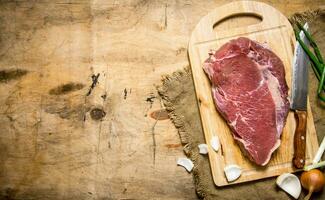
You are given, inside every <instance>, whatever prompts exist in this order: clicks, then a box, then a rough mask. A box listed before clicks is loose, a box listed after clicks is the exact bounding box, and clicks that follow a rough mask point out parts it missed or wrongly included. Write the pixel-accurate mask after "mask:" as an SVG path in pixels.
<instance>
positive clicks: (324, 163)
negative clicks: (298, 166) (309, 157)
mask: <svg viewBox="0 0 325 200" xmlns="http://www.w3.org/2000/svg"><path fill="white" fill-rule="evenodd" d="M324 166H325V161H322V162H319V163H316V164H313V165H307V166H305V167H304V171H309V170H311V169H316V168H320V167H324Z"/></svg>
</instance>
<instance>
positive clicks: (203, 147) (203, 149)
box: [198, 144, 208, 154]
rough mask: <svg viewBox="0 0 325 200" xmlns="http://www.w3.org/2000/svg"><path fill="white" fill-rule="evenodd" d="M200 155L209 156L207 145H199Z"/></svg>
mask: <svg viewBox="0 0 325 200" xmlns="http://www.w3.org/2000/svg"><path fill="white" fill-rule="evenodd" d="M198 147H199V153H200V154H208V145H206V144H199V145H198Z"/></svg>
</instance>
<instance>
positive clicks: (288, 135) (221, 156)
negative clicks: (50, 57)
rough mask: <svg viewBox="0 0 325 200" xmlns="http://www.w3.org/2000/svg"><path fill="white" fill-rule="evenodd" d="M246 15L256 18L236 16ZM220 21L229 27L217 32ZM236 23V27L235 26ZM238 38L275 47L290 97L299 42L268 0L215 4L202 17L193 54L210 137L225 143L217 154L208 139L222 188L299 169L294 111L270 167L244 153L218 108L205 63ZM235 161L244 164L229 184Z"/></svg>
mask: <svg viewBox="0 0 325 200" xmlns="http://www.w3.org/2000/svg"><path fill="white" fill-rule="evenodd" d="M245 15H246V20H245V21H246V22H248V21H249V19H251V18H254V19H251V22H252V23H251V24H250V25H246V24H243V23H242V22H241V21H240V20H239V21H238V20H236V18H237V17H239V18H241V20H243V18H244V16H245ZM252 16H254V17H252ZM256 16H259V18H260V19H259V20H258V19H256V18H257V17H256ZM229 17H232V18H231V21H230V22H227V21H225V20H224V19H226V18H229ZM220 21H223V26H226V24H227V23H228V28H224V29H219V30H217V31H215V30H214V28H213V27H215V26H218V24H219V22H220ZM253 22H254V23H253ZM215 24H217V25H215ZM230 24H231V25H230ZM231 26H232V28H230V27H231ZM215 28H216V27H215ZM239 36H242V37H248V38H250V39H252V40H255V41H258V42H260V43H267V45H268V46H269V47H270V48H271V49H272V51H273V52H274V53H275V54H277V55H278V56H279V57H280V59H281V60H282V62H283V64H284V67H285V71H286V81H287V83H288V86H289V95H290V92H291V90H290V88H291V84H290V83H291V74H292V73H291V71H292V67H291V66H292V65H291V63H292V58H293V52H294V45H292V44H294V43H295V38H294V33H293V30H292V27H291V25H290V23H289V21H288V20H287V19H286V17H285V16H284V15H282V14H281V13H280V12H279V11H278V10H276V9H274V8H273V7H271V6H269V5H267V4H265V3H259V2H253V1H240V2H233V3H229V4H226V5H223V6H221V7H219V8H216V9H215V10H213V11H211V12H210V13H209V14H207V15H206V16H204V17H203V18H202V20H200V22H199V23H198V25H197V26H196V27H195V29H194V30H193V33H192V35H191V38H190V42H189V57H190V61H191V69H192V74H193V78H194V85H195V90H196V95H197V99H198V102H199V103H198V105H199V109H200V113H201V119H202V124H203V130H204V134H205V139H206V141H211V139H212V137H213V136H218V137H219V139H220V144H221V146H222V148H221V149H222V151H218V152H215V151H213V149H212V147H211V146H210V143H209V142H207V143H208V146H209V160H210V166H211V170H212V175H213V179H214V182H215V184H216V185H217V186H225V185H229V184H236V183H242V182H247V181H252V180H258V179H262V178H266V177H271V176H276V175H279V174H282V173H284V172H292V171H294V170H295V169H294V167H293V165H292V158H293V153H294V151H293V149H294V148H293V146H294V145H293V144H294V142H293V139H294V132H295V127H296V122H295V118H294V116H293V113H292V112H290V113H289V115H288V118H287V123H286V126H285V127H284V129H283V133H282V136H281V145H280V147H279V148H278V150H276V151H275V152H274V153H273V154H272V157H271V160H270V162H269V163H268V164H267V166H266V167H258V166H257V165H254V164H253V163H252V162H251V161H249V160H248V158H247V157H245V156H244V155H243V153H242V152H241V150H240V148H239V146H238V144H237V143H236V141H235V140H234V139H233V136H232V134H231V131H230V129H229V127H228V125H227V123H226V122H225V121H224V120H223V117H222V116H221V115H220V114H219V113H218V112H217V111H216V109H215V104H214V101H213V98H212V94H211V84H210V81H209V79H208V77H207V76H206V74H205V73H204V70H203V68H202V66H203V63H204V61H205V60H206V59H207V58H208V57H209V51H210V50H211V49H214V50H217V49H219V48H220V47H221V45H223V44H225V43H226V42H228V41H229V40H231V39H235V38H238V37H239ZM309 111H310V107H309ZM308 116H309V117H308V125H307V126H308V133H307V140H306V142H307V145H306V146H307V150H306V152H307V153H306V155H307V156H306V158H307V159H306V163H307V164H309V163H311V162H312V159H313V157H314V155H315V153H316V151H317V149H318V142H317V135H316V131H315V126H314V122H313V118H312V115H311V113H310V112H309V113H308ZM231 164H236V165H239V166H240V167H241V168H242V174H241V176H240V178H239V179H237V180H236V181H234V182H230V183H229V182H228V181H227V179H226V177H225V175H224V170H223V169H224V168H225V167H226V166H227V165H231Z"/></svg>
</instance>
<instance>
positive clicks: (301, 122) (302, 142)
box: [292, 110, 307, 169]
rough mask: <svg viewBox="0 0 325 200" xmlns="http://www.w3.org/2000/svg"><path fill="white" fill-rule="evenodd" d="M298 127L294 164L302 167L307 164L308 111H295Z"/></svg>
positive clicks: (295, 137)
mask: <svg viewBox="0 0 325 200" xmlns="http://www.w3.org/2000/svg"><path fill="white" fill-rule="evenodd" d="M295 118H296V122H297V127H296V130H295V135H294V155H293V160H292V162H293V164H294V166H295V167H296V168H298V169H301V168H303V167H304V166H305V152H306V124H307V112H306V111H299V110H296V111H295Z"/></svg>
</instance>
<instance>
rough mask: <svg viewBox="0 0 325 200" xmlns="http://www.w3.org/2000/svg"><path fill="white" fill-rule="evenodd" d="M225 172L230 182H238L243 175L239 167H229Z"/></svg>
mask: <svg viewBox="0 0 325 200" xmlns="http://www.w3.org/2000/svg"><path fill="white" fill-rule="evenodd" d="M224 171H225V175H226V178H227V181H228V182H232V181H235V180H237V179H238V178H239V177H240V175H241V167H239V166H238V165H227V166H226V167H225V168H224Z"/></svg>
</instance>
